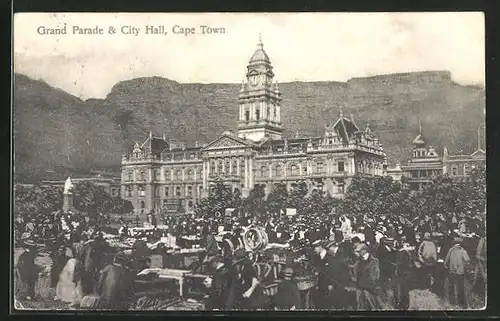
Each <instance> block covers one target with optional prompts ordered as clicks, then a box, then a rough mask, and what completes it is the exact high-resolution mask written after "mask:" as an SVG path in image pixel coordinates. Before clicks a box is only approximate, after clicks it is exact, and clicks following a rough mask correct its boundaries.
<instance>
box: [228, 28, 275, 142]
mask: <svg viewBox="0 0 500 321" xmlns="http://www.w3.org/2000/svg"><path fill="white" fill-rule="evenodd" d="M273 78H274V73H273V66H272V65H271V61H270V60H269V57H268V56H267V54H266V52H265V51H264V45H263V44H262V40H261V39H260V36H259V43H258V44H257V50H255V52H254V54H253V56H252V58H250V62H249V63H248V66H247V73H246V82H245V81H243V83H242V84H241V90H240V94H239V96H238V101H239V109H240V113H239V118H238V136H239V137H241V138H245V139H249V140H253V141H256V142H257V141H261V140H263V139H265V138H269V139H281V138H282V131H283V130H282V126H281V115H280V111H281V100H282V99H281V93H280V91H279V88H278V83H277V82H275V83H273Z"/></svg>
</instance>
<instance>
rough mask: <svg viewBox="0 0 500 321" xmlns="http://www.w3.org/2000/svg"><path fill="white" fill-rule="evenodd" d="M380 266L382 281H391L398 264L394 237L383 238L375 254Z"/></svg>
mask: <svg viewBox="0 0 500 321" xmlns="http://www.w3.org/2000/svg"><path fill="white" fill-rule="evenodd" d="M375 256H376V257H377V259H378V260H379V264H380V279H381V280H382V281H390V280H391V278H392V276H393V273H394V266H395V264H396V256H397V251H395V249H394V239H393V238H392V237H383V238H382V239H381V240H380V245H379V246H378V248H377V252H376V254H375Z"/></svg>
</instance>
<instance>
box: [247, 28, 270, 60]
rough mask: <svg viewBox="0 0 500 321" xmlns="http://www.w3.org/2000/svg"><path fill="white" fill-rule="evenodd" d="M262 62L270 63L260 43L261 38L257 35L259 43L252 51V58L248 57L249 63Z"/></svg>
mask: <svg viewBox="0 0 500 321" xmlns="http://www.w3.org/2000/svg"><path fill="white" fill-rule="evenodd" d="M262 62H265V63H268V64H270V63H271V60H270V59H269V56H268V55H267V54H266V52H265V51H264V44H263V43H262V38H261V36H260V35H259V43H258V44H257V49H256V50H255V52H254V53H253V55H252V58H250V64H254V63H262Z"/></svg>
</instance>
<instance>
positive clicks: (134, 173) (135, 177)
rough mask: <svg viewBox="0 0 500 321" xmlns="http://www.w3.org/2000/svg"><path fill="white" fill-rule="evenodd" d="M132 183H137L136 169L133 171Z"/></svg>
mask: <svg viewBox="0 0 500 321" xmlns="http://www.w3.org/2000/svg"><path fill="white" fill-rule="evenodd" d="M132 181H133V182H136V181H137V170H136V169H134V170H132Z"/></svg>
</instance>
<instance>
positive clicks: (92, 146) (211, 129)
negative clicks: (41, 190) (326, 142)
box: [14, 71, 485, 181]
mask: <svg viewBox="0 0 500 321" xmlns="http://www.w3.org/2000/svg"><path fill="white" fill-rule="evenodd" d="M239 87H240V86H239V84H181V83H178V82H175V81H172V80H169V79H165V78H160V77H147V78H137V79H132V80H127V81H122V82H119V83H117V84H116V85H115V86H114V87H113V88H112V89H111V91H110V93H109V94H108V95H107V97H106V98H105V99H88V100H86V101H83V100H81V99H79V98H77V97H75V96H72V95H70V94H68V93H66V92H64V91H62V90H60V89H56V88H54V87H51V86H49V85H48V84H46V83H44V82H43V81H40V80H34V79H30V78H29V77H27V76H24V75H21V74H16V75H15V86H14V148H15V176H16V179H19V180H22V181H33V180H36V179H39V178H43V177H44V173H45V172H46V171H47V170H55V171H66V172H71V173H75V172H81V173H88V172H89V171H90V170H93V169H106V168H108V169H111V170H114V171H116V170H119V164H120V160H121V155H122V153H123V152H124V151H125V150H127V149H128V148H130V147H131V146H132V145H133V143H134V141H139V142H142V141H143V140H144V139H145V138H146V137H147V135H148V133H149V131H150V130H152V131H153V133H154V134H155V135H159V136H161V135H163V134H165V135H166V136H167V137H169V138H171V139H179V140H183V141H186V142H187V143H190V144H194V143H195V142H196V141H198V142H199V143H207V142H209V141H210V140H211V139H214V138H215V137H217V135H219V134H220V133H222V132H223V131H225V130H231V129H235V128H236V120H237V116H238V101H237V96H238V90H239ZM280 90H281V92H282V94H283V107H282V109H281V110H282V121H283V122H284V128H285V131H286V132H285V134H286V135H288V136H294V135H295V134H296V133H297V132H298V133H299V135H300V136H305V135H321V134H322V133H323V130H324V125H326V124H327V123H330V122H332V121H335V120H336V119H337V117H338V114H339V111H340V109H342V110H343V113H344V115H346V116H348V117H349V116H350V115H351V114H352V116H353V117H354V121H355V123H357V124H358V126H359V127H361V128H365V126H366V125H367V124H369V125H370V128H371V129H372V130H373V131H374V132H375V133H376V134H378V136H379V138H380V140H381V142H382V143H383V145H384V147H385V149H386V151H387V154H388V156H389V161H390V162H391V163H394V162H396V161H404V160H405V159H407V158H408V157H409V156H410V151H411V141H412V139H413V138H414V136H415V135H416V134H417V131H418V119H420V120H421V122H422V128H423V131H424V133H425V136H426V137H428V138H429V139H430V140H431V144H433V145H434V146H435V147H436V148H437V150H438V151H439V152H441V151H442V147H443V145H446V146H447V147H448V149H449V150H450V152H458V151H460V150H463V151H464V152H471V151H473V150H474V149H475V148H476V146H477V137H476V135H477V127H478V126H480V125H482V126H484V114H483V110H484V105H485V97H484V90H483V89H482V88H480V87H477V86H462V85H459V84H457V83H454V82H453V81H452V79H451V75H450V73H449V72H446V71H429V72H417V73H406V74H389V75H381V76H374V77H367V78H353V79H351V80H349V81H347V82H333V81H332V82H291V83H282V84H280ZM483 141H484V138H483ZM483 144H484V142H483ZM483 146H484V145H483ZM483 148H484V147H483Z"/></svg>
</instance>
